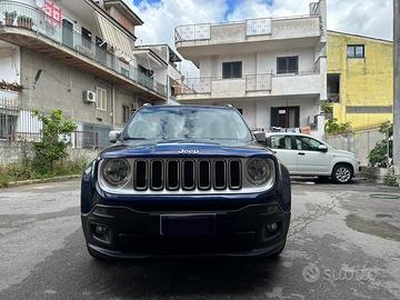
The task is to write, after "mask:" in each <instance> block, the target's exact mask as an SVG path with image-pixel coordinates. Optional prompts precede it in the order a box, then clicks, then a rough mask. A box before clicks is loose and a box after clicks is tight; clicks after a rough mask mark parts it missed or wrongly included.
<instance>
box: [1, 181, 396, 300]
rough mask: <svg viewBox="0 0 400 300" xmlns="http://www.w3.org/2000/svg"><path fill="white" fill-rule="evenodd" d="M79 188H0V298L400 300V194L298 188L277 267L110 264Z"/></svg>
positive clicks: (365, 188) (308, 184) (356, 187)
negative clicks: (94, 248) (96, 255)
mask: <svg viewBox="0 0 400 300" xmlns="http://www.w3.org/2000/svg"><path fill="white" fill-rule="evenodd" d="M79 188H80V182H79V180H71V181H65V182H57V183H46V184H37V185H32V186H21V187H15V188H9V189H2V190H0V253H1V254H0V299H1V300H3V299H13V300H16V299H24V300H25V299H41V300H42V299H137V298H138V299H185V300H186V299H333V300H335V299H363V300H365V299H373V300H380V299H385V300H386V299H400V189H384V188H379V187H376V186H371V185H368V184H366V183H363V182H361V183H360V182H356V183H355V184H352V185H345V186H341V185H333V184H328V183H315V182H312V181H305V180H297V181H295V182H294V184H293V209H292V222H291V228H290V233H289V238H288V243H287V247H286V250H285V251H284V253H283V254H282V256H281V259H280V260H278V261H261V262H260V261H253V260H251V261H248V260H245V261H237V260H173V261H153V262H146V263H141V264H138V263H133V262H127V261H114V262H101V261H96V260H95V259H93V258H91V257H90V256H89V255H88V253H87V251H86V248H85V245H84V239H83V235H82V231H81V228H80V218H79Z"/></svg>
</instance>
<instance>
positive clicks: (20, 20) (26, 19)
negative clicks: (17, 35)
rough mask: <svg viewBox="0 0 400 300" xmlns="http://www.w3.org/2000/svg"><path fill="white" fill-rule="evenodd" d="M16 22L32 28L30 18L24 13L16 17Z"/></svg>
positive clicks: (21, 25) (20, 25)
mask: <svg viewBox="0 0 400 300" xmlns="http://www.w3.org/2000/svg"><path fill="white" fill-rule="evenodd" d="M17 24H18V26H19V27H24V28H28V29H31V28H32V18H31V17H28V16H24V15H19V16H18V17H17Z"/></svg>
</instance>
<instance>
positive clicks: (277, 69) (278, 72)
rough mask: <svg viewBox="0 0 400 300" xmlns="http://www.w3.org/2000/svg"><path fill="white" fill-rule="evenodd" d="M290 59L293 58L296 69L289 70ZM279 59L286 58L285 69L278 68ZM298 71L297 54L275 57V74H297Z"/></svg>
mask: <svg viewBox="0 0 400 300" xmlns="http://www.w3.org/2000/svg"><path fill="white" fill-rule="evenodd" d="M290 59H295V64H296V69H295V70H291V69H290V62H289V60H290ZM281 60H286V62H285V65H286V66H285V69H283V70H282V69H280V68H279V65H280V64H279V62H280V61H281ZM298 73H299V56H298V55H292V56H280V57H277V58H276V74H298Z"/></svg>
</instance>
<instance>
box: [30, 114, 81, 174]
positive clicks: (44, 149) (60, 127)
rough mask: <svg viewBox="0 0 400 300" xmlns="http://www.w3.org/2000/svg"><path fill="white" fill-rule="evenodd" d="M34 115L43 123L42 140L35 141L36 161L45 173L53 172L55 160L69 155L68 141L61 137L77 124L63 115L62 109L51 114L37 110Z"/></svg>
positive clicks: (70, 131) (71, 130) (72, 129)
mask: <svg viewBox="0 0 400 300" xmlns="http://www.w3.org/2000/svg"><path fill="white" fill-rule="evenodd" d="M32 115H33V116H35V117H37V118H38V119H39V120H40V121H42V124H43V128H42V135H41V139H40V141H39V142H34V143H33V149H34V151H35V162H36V163H37V164H38V166H40V170H41V171H42V172H43V173H44V172H49V171H50V172H51V171H52V170H53V165H54V162H56V161H58V160H61V159H63V158H65V157H67V156H68V153H67V143H66V142H64V141H63V140H62V139H61V138H62V135H68V134H71V133H72V132H73V131H74V130H76V128H77V126H76V125H75V124H74V123H73V122H72V120H71V119H70V118H65V117H64V116H63V112H62V110H53V111H51V113H50V114H49V115H47V114H44V113H43V112H40V111H38V110H35V111H34V112H33V113H32Z"/></svg>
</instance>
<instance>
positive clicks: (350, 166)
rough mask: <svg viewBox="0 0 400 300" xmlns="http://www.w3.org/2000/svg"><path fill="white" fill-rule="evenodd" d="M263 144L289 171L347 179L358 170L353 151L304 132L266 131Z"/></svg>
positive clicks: (293, 173) (291, 172)
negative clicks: (340, 148) (345, 149)
mask: <svg viewBox="0 0 400 300" xmlns="http://www.w3.org/2000/svg"><path fill="white" fill-rule="evenodd" d="M265 142H266V145H267V146H268V147H269V148H271V149H272V151H273V152H274V153H275V155H276V156H277V157H278V158H279V159H280V160H281V161H282V162H283V163H284V164H285V166H286V167H287V168H288V170H289V173H290V175H301V176H319V177H321V178H328V177H331V179H332V181H333V182H335V183H349V182H351V181H352V178H353V177H355V176H356V175H357V174H358V173H359V172H360V163H359V162H358V161H357V159H356V157H355V155H354V153H352V152H349V151H344V150H338V149H335V148H333V147H332V146H330V145H329V144H327V143H325V142H323V141H321V140H318V139H316V138H314V137H312V136H310V135H307V134H299V133H288V132H271V133H266V141H265Z"/></svg>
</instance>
